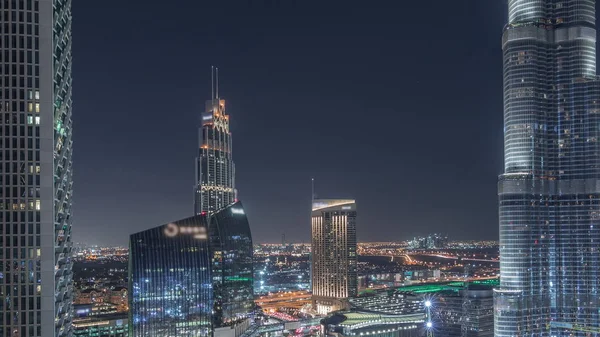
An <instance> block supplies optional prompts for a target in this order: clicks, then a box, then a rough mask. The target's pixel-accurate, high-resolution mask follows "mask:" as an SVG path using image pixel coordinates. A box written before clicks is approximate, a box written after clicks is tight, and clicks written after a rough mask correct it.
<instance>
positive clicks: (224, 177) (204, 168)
mask: <svg viewBox="0 0 600 337" xmlns="http://www.w3.org/2000/svg"><path fill="white" fill-rule="evenodd" d="M217 81H218V80H217ZM217 84H218V82H217ZM201 123H202V126H201V127H200V129H199V132H198V137H199V155H198V158H197V159H196V194H195V198H196V200H195V204H194V205H195V212H196V214H200V213H202V212H208V213H211V212H215V211H218V210H219V209H221V208H223V207H226V206H228V205H230V204H232V203H234V202H235V201H236V193H237V192H236V189H235V165H234V163H233V158H232V155H231V150H232V147H231V132H230V131H229V115H227V113H226V111H225V100H224V99H221V98H219V91H218V86H217V91H216V95H214V94H213V97H212V98H211V99H210V100H208V101H206V110H205V112H204V113H203V114H202V121H201Z"/></svg>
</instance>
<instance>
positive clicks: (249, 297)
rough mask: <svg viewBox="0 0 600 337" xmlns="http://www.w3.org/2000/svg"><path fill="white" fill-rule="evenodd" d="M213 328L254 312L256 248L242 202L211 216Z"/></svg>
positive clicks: (236, 320)
mask: <svg viewBox="0 0 600 337" xmlns="http://www.w3.org/2000/svg"><path fill="white" fill-rule="evenodd" d="M210 238H211V261H212V272H213V273H212V278H213V288H214V294H215V295H214V325H215V326H216V327H221V326H227V325H231V324H234V323H236V322H240V321H242V320H244V319H246V318H248V315H249V314H250V313H251V312H252V310H253V309H254V275H253V274H254V269H253V261H252V258H253V256H254V248H253V246H252V235H251V233H250V226H249V224H248V219H247V218H246V215H245V211H244V208H243V207H242V203H241V202H239V201H238V202H236V203H234V204H232V205H231V206H229V207H226V208H224V209H222V210H220V211H218V212H216V213H214V214H213V215H212V216H210Z"/></svg>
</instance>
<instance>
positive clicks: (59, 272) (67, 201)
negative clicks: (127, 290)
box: [0, 0, 73, 337]
mask: <svg viewBox="0 0 600 337" xmlns="http://www.w3.org/2000/svg"><path fill="white" fill-rule="evenodd" d="M0 17H1V18H2V20H1V22H2V28H1V29H0V40H1V43H0V69H2V76H0V116H1V119H0V120H1V124H2V126H1V133H2V136H1V137H0V178H1V180H2V188H0V247H1V249H0V263H1V264H2V265H4V266H6V268H5V270H3V272H4V273H3V274H2V275H1V276H0V285H1V286H0V297H2V299H3V300H2V301H0V302H1V303H0V316H1V317H3V319H2V320H0V335H2V336H19V337H26V336H43V337H55V336H57V337H58V336H70V335H71V334H72V320H73V315H72V307H71V303H72V300H73V299H72V291H73V285H72V271H71V270H72V261H71V247H72V243H71V196H72V180H71V178H72V168H71V163H72V161H71V151H72V140H71V132H72V124H71V1H68V0H18V1H17V0H10V1H0Z"/></svg>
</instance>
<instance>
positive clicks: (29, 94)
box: [27, 90, 33, 99]
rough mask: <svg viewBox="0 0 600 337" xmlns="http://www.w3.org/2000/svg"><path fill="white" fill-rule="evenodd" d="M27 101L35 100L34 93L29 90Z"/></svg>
mask: <svg viewBox="0 0 600 337" xmlns="http://www.w3.org/2000/svg"><path fill="white" fill-rule="evenodd" d="M27 99H33V91H32V90H27Z"/></svg>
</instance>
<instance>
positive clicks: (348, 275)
mask: <svg viewBox="0 0 600 337" xmlns="http://www.w3.org/2000/svg"><path fill="white" fill-rule="evenodd" d="M311 228H312V249H311V257H312V261H311V275H312V294H313V303H314V305H315V306H316V309H317V311H318V312H319V313H322V314H326V313H328V312H331V311H335V310H340V309H343V308H345V307H347V303H346V299H348V298H349V297H354V296H356V295H357V293H358V278H357V271H356V264H357V257H356V202H355V201H354V200H342V199H316V200H314V201H313V203H312V227H311Z"/></svg>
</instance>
